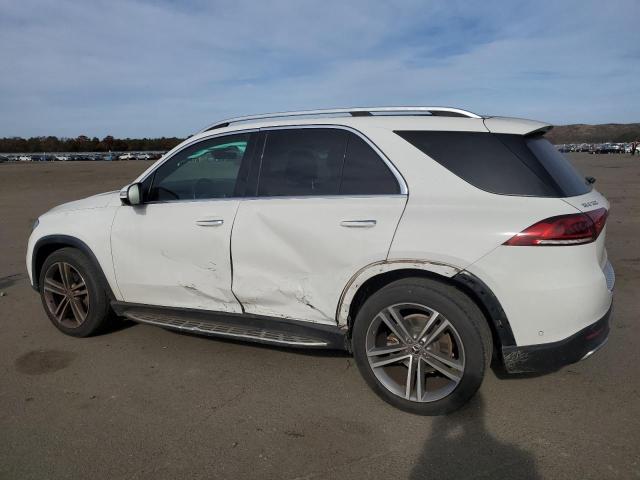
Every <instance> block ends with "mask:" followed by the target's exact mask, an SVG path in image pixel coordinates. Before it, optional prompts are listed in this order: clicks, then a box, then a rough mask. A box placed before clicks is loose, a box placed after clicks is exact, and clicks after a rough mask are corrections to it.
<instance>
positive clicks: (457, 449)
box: [0, 154, 640, 480]
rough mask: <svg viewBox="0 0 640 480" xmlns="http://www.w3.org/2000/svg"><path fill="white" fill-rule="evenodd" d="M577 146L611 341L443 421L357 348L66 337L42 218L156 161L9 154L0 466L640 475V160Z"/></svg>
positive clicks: (78, 472) (145, 474) (112, 474)
mask: <svg viewBox="0 0 640 480" xmlns="http://www.w3.org/2000/svg"><path fill="white" fill-rule="evenodd" d="M571 159H572V160H573V161H574V163H575V164H576V165H577V166H578V168H579V169H580V170H581V171H582V173H584V174H585V175H592V176H594V177H596V178H597V179H598V181H597V183H596V187H597V188H598V189H599V190H600V191H601V192H603V193H604V194H605V195H606V196H607V197H608V198H609V200H610V201H611V204H612V208H611V216H610V218H609V221H608V233H607V244H608V250H609V257H610V259H611V261H612V263H613V265H614V268H615V269H616V274H617V283H616V295H615V311H614V314H613V317H612V329H611V334H610V339H609V342H608V344H607V346H606V347H605V348H604V349H603V350H601V351H600V352H598V353H597V354H595V355H594V356H593V357H591V358H589V359H588V360H586V361H583V362H581V363H578V364H574V365H571V366H569V367H566V368H564V369H563V370H561V371H559V372H557V373H554V374H550V375H545V376H539V377H534V378H509V379H499V378H498V377H497V376H496V374H495V373H494V372H493V371H490V372H488V374H487V376H486V378H485V381H484V383H483V385H482V387H481V389H480V391H479V394H478V395H477V396H476V397H475V399H474V400H473V401H472V402H471V403H470V404H469V405H468V406H467V407H465V408H463V409H462V410H460V411H459V412H457V413H455V414H452V415H449V416H446V417H437V418H424V417H417V416H413V415H410V414H407V413H403V412H401V411H399V410H396V409H394V408H392V407H391V406H388V405H387V404H386V403H384V402H382V401H381V400H379V399H378V398H377V397H376V396H375V395H374V394H373V393H372V392H371V391H370V390H369V388H368V387H367V386H366V385H365V383H364V381H363V380H362V379H361V377H360V375H359V374H358V371H357V369H356V367H355V364H354V361H353V359H352V358H350V357H349V356H348V355H346V354H341V353H336V352H300V351H293V350H285V349H276V348H268V347H261V346H256V345H251V344H243V343H239V342H232V341H223V340H215V339H209V338H201V337H196V336H189V335H181V334H177V333H173V332H170V331H167V330H163V329H161V328H156V327H151V326H146V325H135V324H131V323H123V325H122V327H121V328H119V329H118V330H116V331H114V332H111V333H109V334H106V335H102V336H98V337H93V338H89V339H76V338H71V337H68V336H65V335H63V334H61V333H60V332H58V331H57V330H56V329H55V328H54V327H53V326H52V325H51V324H50V322H49V320H48V319H47V317H46V316H45V313H44V311H43V309H42V305H41V303H40V300H39V298H38V296H37V294H36V293H35V292H34V291H33V290H32V289H31V288H30V286H29V283H28V279H27V276H26V271H25V260H24V256H25V251H26V241H27V237H28V235H29V232H30V228H31V225H32V223H33V221H34V220H35V218H37V216H38V215H39V214H41V213H43V212H45V211H46V210H48V209H49V208H51V207H53V206H55V205H57V204H60V203H62V202H65V201H69V200H73V199H77V198H81V197H84V196H87V195H90V194H93V193H98V192H102V191H107V190H113V189H117V188H120V187H121V186H123V185H124V184H126V183H128V182H129V181H130V180H131V179H133V178H134V177H135V176H136V175H137V173H138V172H140V171H142V170H143V169H144V168H146V167H147V166H148V164H149V163H148V162H136V161H132V162H114V163H108V162H95V163H88V162H84V163H55V164H51V163H47V164H3V165H0V252H1V255H0V292H2V293H4V295H2V296H0V478H3V479H4V478H8V479H29V478H35V479H43V478H47V479H52V478H91V479H93V480H97V479H102V478H108V479H113V478H153V479H159V478H260V479H268V478H277V479H293V478H342V479H356V478H367V479H377V478H393V479H402V478H435V479H439V480H444V479H447V478H456V479H461V478H487V479H496V478H553V479H556V478H563V479H564V478H567V479H573V478H580V479H586V478H593V479H603V478H623V479H630V478H640V419H639V417H640V395H639V393H640V392H639V385H640V354H639V348H638V341H639V340H640V326H639V324H638V314H639V312H640V295H638V287H640V241H639V240H638V238H639V237H640V157H630V156H628V155H626V156H625V155H603V156H599V155H588V154H574V155H572V156H571Z"/></svg>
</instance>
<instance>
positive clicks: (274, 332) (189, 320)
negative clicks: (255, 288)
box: [111, 302, 346, 350]
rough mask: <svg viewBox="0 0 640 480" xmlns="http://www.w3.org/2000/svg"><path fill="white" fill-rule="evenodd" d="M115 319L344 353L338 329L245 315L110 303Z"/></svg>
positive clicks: (204, 333)
mask: <svg viewBox="0 0 640 480" xmlns="http://www.w3.org/2000/svg"><path fill="white" fill-rule="evenodd" d="M111 306H112V307H113V309H114V310H115V311H116V313H117V314H118V315H121V316H124V317H126V318H128V319H129V320H132V321H134V322H138V323H146V324H149V325H156V326H158V327H163V328H168V329H171V330H179V331H182V332H188V333H194V334H198V335H207V336H212V337H222V338H231V339H235V340H244V341H248V342H257V343H264V344H269V345H277V346H281V347H293V348H322V349H339V350H345V349H346V343H345V341H346V336H345V333H344V332H343V331H342V330H340V329H339V328H338V327H337V326H332V325H322V324H317V323H311V322H303V321H295V320H285V319H281V318H273V317H262V316H257V315H247V314H244V315H243V314H230V313H223V312H210V311H207V310H193V309H177V308H167V307H152V306H148V305H138V304H129V303H125V302H112V303H111Z"/></svg>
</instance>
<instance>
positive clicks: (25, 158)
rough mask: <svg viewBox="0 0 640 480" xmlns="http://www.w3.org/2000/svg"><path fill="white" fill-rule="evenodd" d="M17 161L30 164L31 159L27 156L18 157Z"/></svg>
mask: <svg viewBox="0 0 640 480" xmlns="http://www.w3.org/2000/svg"><path fill="white" fill-rule="evenodd" d="M18 161H19V162H31V161H32V159H31V157H30V156H29V155H20V156H19V157H18Z"/></svg>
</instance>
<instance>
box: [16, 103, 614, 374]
mask: <svg viewBox="0 0 640 480" xmlns="http://www.w3.org/2000/svg"><path fill="white" fill-rule="evenodd" d="M432 110H436V111H437V109H432ZM447 111H449V110H447V109H445V112H447ZM450 111H452V112H453V113H454V114H455V113H457V112H460V111H458V110H454V109H450ZM338 113H340V112H338ZM465 114H466V112H463V115H464V116H451V117H449V116H435V115H434V116H415V115H409V114H407V115H399V116H398V115H384V116H382V115H370V116H353V117H348V116H347V117H344V116H339V115H338V114H336V115H335V116H332V117H331V118H321V119H318V118H311V119H310V118H305V117H303V116H299V115H292V116H291V117H290V118H282V119H280V118H275V119H274V118H264V119H262V118H261V117H257V118H254V119H250V120H249V121H248V122H247V121H245V122H244V123H237V124H236V123H232V124H230V125H228V126H227V125H225V124H223V125H222V126H220V127H218V128H213V129H208V130H204V131H202V132H200V133H198V134H196V135H194V136H192V137H190V138H189V139H187V140H186V141H184V142H183V143H182V144H180V145H178V146H177V147H175V148H174V149H173V150H171V151H170V152H168V153H167V154H166V155H164V156H163V157H162V158H161V159H160V160H158V161H157V162H156V163H154V164H153V165H152V166H151V167H149V169H147V170H146V171H145V172H144V173H142V174H141V175H140V176H139V177H138V178H137V179H135V181H134V182H133V184H136V183H138V182H143V181H145V179H148V178H150V175H153V174H154V172H155V171H156V170H157V169H158V168H159V167H160V166H161V165H163V164H164V163H165V162H168V161H170V160H171V158H172V157H173V156H174V155H176V154H178V153H179V152H180V151H182V150H183V149H185V148H188V147H189V146H191V145H195V144H198V143H199V142H202V141H203V140H207V139H211V138H217V137H220V136H225V135H229V134H233V133H237V132H264V131H272V130H273V129H285V130H286V129H305V128H326V129H338V130H345V131H347V132H350V134H353V135H356V136H359V137H361V138H362V139H364V140H365V141H366V142H367V144H368V145H369V146H370V147H371V148H373V149H374V150H375V152H376V153H377V154H378V155H379V156H380V159H381V161H383V162H384V163H385V164H386V165H387V166H388V167H389V168H390V169H391V171H392V173H393V175H394V176H395V178H396V180H397V181H398V184H399V192H398V193H397V194H392V195H342V196H341V195H323V196H318V197H314V196H306V197H305V196H301V197H296V196H285V197H260V196H246V197H241V198H219V199H204V200H199V199H191V200H188V201H164V202H151V203H149V204H146V205H141V206H136V207H132V206H130V205H125V204H123V201H122V200H121V198H126V195H127V193H126V190H127V189H126V187H125V189H123V191H122V192H120V193H119V192H110V193H106V194H100V195H95V196H93V197H89V198H86V199H84V200H79V201H75V202H71V203H67V204H64V205H61V206H59V207H56V208H54V209H52V210H51V211H49V212H47V213H46V214H44V215H42V216H41V217H40V218H39V224H38V226H37V228H35V230H34V232H33V234H32V235H31V237H30V239H29V244H28V251H27V269H28V272H29V276H30V278H31V281H32V283H33V284H34V285H37V283H38V275H39V272H34V268H36V267H35V266H36V265H38V262H39V260H37V258H36V257H37V255H35V256H34V248H35V247H36V244H37V243H38V242H39V241H40V240H42V239H46V238H57V239H63V238H68V237H71V238H73V239H77V241H78V242H79V244H82V245H85V246H86V247H87V248H88V249H89V250H90V252H91V254H92V255H93V256H94V257H95V260H96V261H97V263H98V264H99V267H100V269H101V271H102V272H103V274H104V277H105V279H106V281H107V282H108V285H109V287H110V290H111V292H112V294H113V296H114V301H116V302H122V303H126V304H131V305H147V306H161V307H171V308H178V309H197V310H202V311H215V312H226V313H232V314H239V315H254V316H261V317H268V318H273V319H277V318H281V319H286V320H293V321H298V322H307V323H308V324H310V325H312V324H313V325H325V326H330V327H337V328H338V329H339V330H341V331H345V332H346V331H347V330H348V328H349V325H350V318H349V315H350V308H351V305H352V302H353V301H354V298H355V297H356V295H357V294H358V292H359V289H360V288H361V287H362V286H363V284H365V282H367V281H370V280H372V279H374V278H376V277H378V276H381V275H385V274H388V273H389V272H396V273H397V274H402V273H403V272H424V274H425V275H428V276H429V277H430V278H441V279H442V280H443V281H445V282H453V281H458V279H462V277H464V276H465V275H466V276H467V278H468V279H473V282H476V283H475V284H474V285H475V286H473V285H472V287H473V288H476V290H477V291H478V292H481V291H482V289H484V292H485V293H479V295H485V294H486V293H487V292H486V290H487V289H488V290H489V293H488V295H489V296H491V297H494V298H495V299H497V303H496V304H497V305H498V306H497V307H496V309H495V310H492V309H493V307H492V306H489V307H487V310H489V313H488V314H487V316H492V315H493V316H495V317H500V318H493V319H488V320H487V321H488V322H489V323H491V328H492V330H493V331H494V337H495V339H496V341H498V345H496V348H498V349H500V347H502V351H501V353H500V355H499V356H502V357H503V359H504V362H505V364H506V366H507V369H508V370H510V371H525V370H526V366H521V365H520V363H519V362H520V361H521V360H522V356H523V355H524V353H523V352H528V350H527V348H538V349H539V348H544V346H545V345H546V346H549V347H551V346H553V345H560V344H562V342H565V341H568V340H567V339H569V338H572V336H575V335H576V334H577V333H578V332H581V331H583V330H584V329H586V328H589V327H590V326H592V325H594V324H596V323H597V322H598V321H600V320H601V319H603V318H605V317H607V315H608V311H609V310H610V307H611V304H612V289H613V270H612V268H611V266H610V264H609V262H608V259H607V252H606V249H605V235H606V228H605V229H604V231H602V232H601V233H600V235H599V236H598V237H597V240H595V241H592V242H590V243H585V244H580V245H572V246H557V247H554V246H551V247H541V246H511V245H505V242H507V241H509V239H511V238H512V237H514V235H516V234H518V232H522V231H523V230H525V229H526V228H527V227H529V226H530V225H533V224H535V223H536V222H539V221H540V220H543V219H548V218H550V217H555V216H559V215H571V214H578V213H580V212H589V211H592V210H596V209H602V208H606V209H608V208H609V203H608V202H607V200H606V199H605V198H604V197H603V196H602V195H601V194H600V193H598V192H597V191H596V190H595V189H591V190H590V191H589V192H588V193H584V194H582V195H578V196H573V197H567V198H551V197H532V196H517V195H502V194H494V193H489V192H487V191H484V190H481V189H480V188H478V187H476V186H474V185H472V184H471V183H468V182H467V181H465V180H463V179H461V178H460V177H458V176H457V175H455V174H453V173H452V172H451V171H449V170H448V169H447V168H445V167H443V166H442V165H441V164H440V163H438V162H437V161H433V160H432V159H431V158H430V157H429V156H428V155H426V154H425V153H423V152H422V151H421V150H419V149H418V148H416V147H414V146H413V145H412V144H411V143H409V142H408V141H407V140H405V139H404V138H402V137H401V136H400V135H399V134H397V133H395V132H396V131H420V132H441V131H446V132H482V133H488V132H490V133H492V134H494V133H499V134H511V135H526V134H529V133H531V132H534V131H543V130H546V129H548V128H550V126H549V125H548V124H545V123H541V122H534V121H530V120H521V119H513V118H500V117H479V116H475V115H472V114H468V115H465ZM125 158H132V154H130V153H127V154H124V155H121V156H120V159H125ZM125 203H126V202H125ZM141 213H144V214H141ZM60 241H62V240H60ZM36 253H37V252H36ZM460 281H462V280H460ZM469 285H471V283H470V284H469ZM470 288H471V287H470ZM500 309H502V311H503V312H502V313H501V312H500ZM150 323H152V322H150ZM607 331H608V330H607ZM509 338H511V340H510V342H511V343H512V344H511V345H509V344H508V343H509V340H508V339H509ZM505 339H507V340H505ZM605 339H606V338H605ZM598 347H599V345H598ZM584 353H590V352H584ZM523 365H524V364H523ZM521 367H522V368H521Z"/></svg>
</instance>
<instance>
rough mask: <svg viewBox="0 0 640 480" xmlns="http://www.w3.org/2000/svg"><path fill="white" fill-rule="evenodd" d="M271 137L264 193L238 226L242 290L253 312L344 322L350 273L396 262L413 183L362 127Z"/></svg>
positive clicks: (258, 186) (267, 135)
mask: <svg viewBox="0 0 640 480" xmlns="http://www.w3.org/2000/svg"><path fill="white" fill-rule="evenodd" d="M261 135H262V138H261V142H262V147H258V148H262V154H261V155H257V156H256V165H255V166H254V169H255V170H257V171H258V172H259V173H258V174H257V175H256V179H255V197H254V198H247V199H245V200H243V201H242V202H241V204H240V206H239V208H238V213H237V215H236V220H235V223H234V226H233V234H232V238H231V252H232V259H233V260H232V261H233V293H234V294H235V295H236V297H237V298H238V299H239V301H240V302H241V303H242V305H243V307H244V310H245V311H246V312H248V313H252V314H258V315H267V316H275V317H283V318H290V319H298V320H307V321H312V322H318V323H327V324H335V321H336V320H335V315H336V308H337V304H338V300H339V297H340V294H341V292H342V290H343V288H344V286H345V285H346V284H347V282H348V281H349V279H350V278H351V277H352V276H353V275H354V274H355V273H356V272H357V271H358V270H359V269H361V268H362V267H364V266H365V265H368V264H370V263H373V262H377V261H380V260H384V259H386V257H387V253H388V250H389V246H390V244H391V241H392V238H393V234H394V231H395V229H396V226H397V224H398V221H399V220H400V217H401V215H402V211H403V209H404V206H405V203H406V199H407V196H406V186H404V182H403V181H402V179H401V177H400V176H399V174H397V172H395V171H394V170H393V167H392V166H391V165H389V164H388V163H386V160H385V159H383V158H382V157H381V156H380V155H379V153H378V152H376V150H375V149H374V147H373V146H372V145H371V144H369V143H368V142H367V141H366V140H365V139H364V138H362V137H361V136H359V135H358V134H356V132H352V131H349V130H347V129H344V128H338V127H321V128H318V127H307V128H304V127H297V128H291V127H286V128H274V129H269V130H267V131H264V130H263V131H262V133H261ZM259 144H260V142H259Z"/></svg>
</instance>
